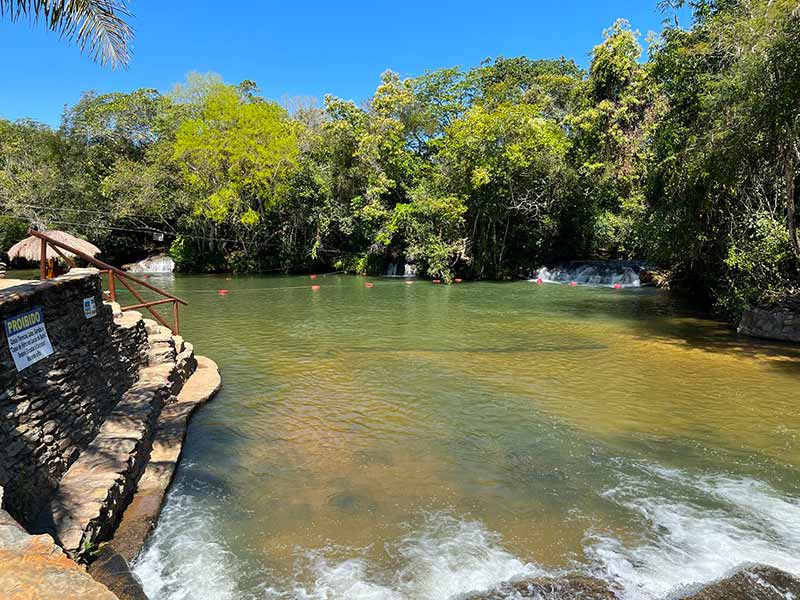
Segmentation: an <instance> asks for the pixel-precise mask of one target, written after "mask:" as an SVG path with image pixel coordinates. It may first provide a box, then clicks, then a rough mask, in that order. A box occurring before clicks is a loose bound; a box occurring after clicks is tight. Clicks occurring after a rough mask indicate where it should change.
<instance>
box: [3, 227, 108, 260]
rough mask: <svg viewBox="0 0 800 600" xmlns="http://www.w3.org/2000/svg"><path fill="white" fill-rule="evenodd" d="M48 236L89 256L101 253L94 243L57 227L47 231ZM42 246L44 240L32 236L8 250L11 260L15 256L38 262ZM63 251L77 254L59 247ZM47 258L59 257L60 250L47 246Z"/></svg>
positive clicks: (71, 254)
mask: <svg viewBox="0 0 800 600" xmlns="http://www.w3.org/2000/svg"><path fill="white" fill-rule="evenodd" d="M45 233H47V235H48V236H50V237H51V238H53V239H54V240H56V241H57V242H63V243H64V244H67V245H68V246H72V247H73V248H75V249H76V250H80V251H81V252H83V253H85V254H88V255H89V256H97V255H98V254H100V248H98V247H97V246H95V245H94V244H90V243H89V242H87V241H86V240H82V239H81V238H77V237H75V236H74V235H70V234H69V233H65V232H63V231H57V230H55V229H51V230H49V231H47V232H45ZM41 248H42V240H40V239H39V238H37V237H34V236H30V237H27V238H25V239H24V240H22V241H21V242H17V243H16V244H14V245H13V246H11V249H10V250H9V251H8V258H10V259H11V260H13V259H15V258H24V259H25V260H29V261H32V262H38V261H39V260H41ZM59 250H61V252H63V253H64V254H65V255H66V256H69V257H73V256H75V255H74V254H73V253H72V252H68V251H67V250H64V249H63V248H59ZM47 258H48V259H50V258H59V255H58V252H56V251H55V250H53V248H51V247H50V246H47Z"/></svg>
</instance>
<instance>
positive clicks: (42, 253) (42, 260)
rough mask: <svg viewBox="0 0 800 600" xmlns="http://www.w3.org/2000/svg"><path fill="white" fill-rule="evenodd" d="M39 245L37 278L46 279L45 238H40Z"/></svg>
mask: <svg viewBox="0 0 800 600" xmlns="http://www.w3.org/2000/svg"><path fill="white" fill-rule="evenodd" d="M40 242H41V244H40V245H39V252H40V256H39V279H42V280H44V279H47V240H45V239H42V240H40Z"/></svg>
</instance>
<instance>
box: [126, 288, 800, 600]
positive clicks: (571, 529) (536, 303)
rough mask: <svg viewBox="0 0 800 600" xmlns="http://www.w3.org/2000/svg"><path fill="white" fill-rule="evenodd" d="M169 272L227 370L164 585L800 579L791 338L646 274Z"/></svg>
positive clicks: (665, 587) (148, 557)
mask: <svg viewBox="0 0 800 600" xmlns="http://www.w3.org/2000/svg"><path fill="white" fill-rule="evenodd" d="M151 281H153V282H154V283H156V284H157V285H160V286H163V287H165V288H167V289H170V290H172V291H174V293H176V294H178V295H180V296H183V297H185V298H186V299H187V300H188V301H189V302H190V306H189V307H188V308H187V309H184V310H183V311H182V326H181V333H182V334H183V335H184V337H186V339H188V340H189V341H191V342H192V343H193V344H194V346H195V349H196V351H197V352H198V353H199V354H204V355H207V356H210V357H211V358H213V359H214V360H216V361H217V362H218V363H219V365H220V367H221V371H222V376H223V385H224V387H223V389H222V391H221V392H220V393H219V395H218V396H217V397H216V399H214V400H213V401H212V402H211V403H209V404H208V405H207V406H206V407H204V408H203V409H202V410H201V411H200V412H199V413H198V414H197V415H196V416H195V418H194V420H193V421H192V424H191V427H190V431H189V435H188V438H187V442H186V445H185V447H184V455H183V462H182V464H181V467H180V469H179V472H178V475H177V478H176V481H175V484H174V486H173V488H172V490H171V492H170V494H169V497H168V501H167V504H166V507H165V510H164V513H163V514H162V518H161V522H160V524H159V527H158V528H157V530H156V532H155V534H154V536H153V538H152V539H151V541H150V543H149V545H148V547H147V549H146V550H145V552H144V553H143V555H142V556H141V557H140V559H139V560H138V561H137V563H136V565H135V569H136V573H137V574H138V575H139V577H140V578H141V579H142V580H143V582H144V585H145V589H146V591H147V592H148V594H149V595H150V597H151V598H154V599H168V600H177V599H189V598H214V599H216V598H220V599H226V598H237V599H238V598H245V599H255V598H259V599H260V598H265V599H271V598H292V599H294V598H298V599H302V598H313V599H331V600H332V599H339V598H341V599H351V598H352V599H356V600H359V599H375V600H378V599H381V600H382V599H392V600H395V599H397V600H401V599H402V600H406V599H408V600H418V599H419V600H422V599H432V600H433V599H436V600H438V599H447V598H458V597H459V595H461V594H465V593H467V592H469V591H471V590H481V589H487V588H490V587H491V586H493V585H495V584H497V583H499V582H500V581H503V580H506V579H511V578H514V577H521V576H527V575H541V574H551V575H555V574H559V573H564V572H575V571H577V572H581V573H586V574H592V575H595V576H599V577H603V578H605V579H608V580H609V581H610V582H612V584H613V585H614V586H615V588H616V589H617V590H618V591H619V592H620V594H621V595H622V596H623V597H624V598H630V599H638V598H642V599H650V598H653V599H654V598H663V597H664V596H666V595H667V594H669V593H671V592H673V591H674V590H675V589H676V587H678V586H680V585H682V584H688V583H692V582H705V581H709V580H712V579H714V578H717V577H720V576H722V575H724V574H725V573H726V572H728V571H729V570H730V569H732V568H734V567H735V566H736V565H738V564H740V563H742V562H746V561H754V562H766V563H769V564H773V565H775V566H778V567H781V568H783V569H786V570H789V571H792V572H794V573H798V574H800V442H799V441H798V429H799V428H800V402H798V382H800V360H798V359H800V355H799V354H800V353H799V352H798V350H797V349H795V348H794V347H792V346H788V345H782V344H778V343H769V342H758V341H755V340H751V339H746V338H741V337H738V336H736V335H735V334H734V333H732V332H731V330H730V329H729V328H728V327H727V326H726V325H724V324H722V323H718V322H715V321H711V320H707V319H703V318H701V317H699V316H697V315H694V314H692V313H691V311H688V310H686V309H684V308H682V307H681V306H680V305H679V304H678V303H677V302H676V301H674V300H673V299H672V298H671V297H670V296H669V295H668V294H666V293H664V292H659V291H655V290H647V289H624V290H612V289H608V288H591V287H578V288H570V287H568V286H561V285H536V284H533V283H530V282H518V283H505V284H501V283H464V284H460V285H453V286H437V285H431V284H430V283H429V282H423V281H418V282H415V283H413V284H406V282H404V281H402V280H384V279H378V280H375V286H374V287H373V288H367V287H365V285H364V283H365V280H364V279H363V278H360V277H353V276H329V277H320V278H319V279H318V280H317V281H316V282H312V281H310V280H309V279H308V277H252V278H245V277H236V278H226V277H224V276H174V277H173V276H161V277H157V276H153V277H152V279H151ZM312 283H316V284H318V285H319V286H320V289H319V290H318V291H313V290H312V289H311V284H312ZM220 288H225V289H228V290H229V293H228V294H227V295H219V294H218V293H217V290H218V289H220Z"/></svg>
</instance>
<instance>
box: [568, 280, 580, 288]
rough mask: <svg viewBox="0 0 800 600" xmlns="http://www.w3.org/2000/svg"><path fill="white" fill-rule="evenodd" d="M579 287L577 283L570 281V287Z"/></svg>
mask: <svg viewBox="0 0 800 600" xmlns="http://www.w3.org/2000/svg"><path fill="white" fill-rule="evenodd" d="M577 285H578V284H577V283H575V282H574V281H570V282H569V287H575V286H577Z"/></svg>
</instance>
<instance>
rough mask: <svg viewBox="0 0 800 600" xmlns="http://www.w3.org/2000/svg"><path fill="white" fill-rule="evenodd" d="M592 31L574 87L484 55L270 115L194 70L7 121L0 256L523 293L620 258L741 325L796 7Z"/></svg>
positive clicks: (786, 169)
mask: <svg viewBox="0 0 800 600" xmlns="http://www.w3.org/2000/svg"><path fill="white" fill-rule="evenodd" d="M669 4H670V3H665V6H664V7H663V8H664V11H665V12H664V14H665V18H666V21H665V23H667V24H666V25H665V28H664V30H663V31H662V32H661V33H660V34H658V35H650V36H649V37H648V38H647V39H642V36H641V35H640V33H639V32H637V31H635V30H634V29H633V28H632V27H631V26H630V25H629V24H628V23H627V22H625V21H618V22H616V23H614V24H613V25H612V26H611V27H610V28H609V29H608V30H606V31H605V32H603V36H602V40H600V41H599V44H598V45H597V46H596V47H595V48H594V49H593V50H592V52H591V57H590V62H589V65H588V69H583V68H581V67H580V66H579V65H578V64H577V63H576V62H574V61H573V60H570V59H565V58H561V59H557V60H536V59H530V58H526V57H515V58H505V57H498V58H495V59H491V60H487V61H485V62H484V63H482V64H480V65H478V66H476V67H473V68H470V69H462V68H458V67H454V68H449V69H440V70H436V71H431V72H427V73H425V74H423V75H420V76H418V77H411V78H404V77H401V76H400V75H398V74H397V73H394V72H392V71H386V72H384V73H383V74H382V75H381V79H380V84H379V85H378V87H377V89H376V91H375V94H374V95H373V96H372V98H370V99H369V100H368V101H367V102H365V103H364V104H363V105H358V104H355V103H354V102H351V101H347V100H343V99H340V98H335V97H331V96H328V97H326V98H325V99H324V102H322V103H321V104H320V105H318V104H317V103H315V102H314V101H313V100H292V101H289V102H286V103H284V104H283V105H281V104H278V103H276V102H273V101H271V100H268V99H266V98H264V97H263V96H262V95H260V92H259V89H258V88H257V86H256V84H255V83H253V82H251V81H244V82H242V83H240V84H238V85H229V84H226V83H224V82H223V81H222V80H221V79H220V78H219V77H217V76H215V75H213V74H209V75H199V74H190V75H189V76H188V77H187V80H186V82H185V83H182V84H180V85H177V86H176V87H175V88H174V89H173V90H172V91H171V92H169V93H165V94H164V93H160V92H158V91H156V90H151V89H141V90H137V91H134V92H131V93H108V94H98V93H94V92H88V93H86V94H85V95H84V97H83V98H82V99H81V100H80V101H79V102H78V103H77V104H76V105H74V106H72V107H70V108H68V109H67V110H65V112H64V115H63V119H62V123H61V126H60V127H59V128H58V129H51V128H50V127H47V126H44V125H41V124H38V123H34V122H30V121H17V122H9V121H0V207H1V208H2V211H1V212H0V241H3V246H4V247H7V246H8V245H10V242H13V241H14V240H15V239H17V238H19V237H21V236H22V235H23V234H24V232H25V230H26V228H27V226H28V225H29V224H32V225H35V226H42V227H53V228H60V229H67V230H71V231H73V232H75V233H78V234H82V235H85V236H88V237H89V238H91V239H92V241H94V242H96V243H98V244H99V245H101V247H102V248H103V249H104V251H105V253H106V255H107V256H109V257H110V258H112V259H113V260H115V261H116V262H119V263H121V262H125V261H128V260H131V259H138V258H142V257H143V255H145V254H147V253H148V252H154V251H158V250H164V251H168V252H170V253H171V254H172V256H173V258H174V259H175V261H176V263H177V265H178V267H179V268H180V269H183V270H187V271H218V270H231V271H236V272H269V271H286V272H291V271H299V270H306V269H322V268H330V269H347V270H354V271H363V272H371V271H381V270H382V269H384V268H385V265H386V264H387V263H390V262H395V261H397V260H407V261H411V262H414V263H416V265H417V267H418V271H419V273H420V274H426V275H430V276H434V277H441V278H444V279H450V278H452V277H454V276H456V275H458V276H463V277H471V278H508V277H516V276H519V275H526V274H529V273H530V272H531V269H533V268H534V267H536V266H538V265H540V264H542V263H544V262H554V261H558V260H565V259H576V258H588V257H596V256H614V257H624V258H635V259H642V260H647V261H650V262H653V263H656V264H659V265H661V266H664V267H666V268H668V269H669V270H670V271H671V276H672V281H673V285H675V286H676V287H685V286H691V287H692V288H693V290H694V293H695V294H698V293H699V292H702V293H703V294H704V295H705V296H706V297H707V299H708V300H709V301H710V302H711V303H713V304H714V306H715V307H716V308H717V310H718V311H719V312H720V313H722V314H725V315H727V316H735V315H736V314H737V313H738V312H739V311H740V310H741V309H742V308H743V307H744V306H747V305H749V304H752V303H755V302H757V301H760V300H763V299H764V298H765V296H775V295H780V294H782V293H784V292H785V291H786V290H789V289H791V288H793V286H794V285H795V284H796V282H797V279H798V265H800V262H798V260H799V258H798V257H800V245H798V241H797V232H796V226H795V203H796V199H797V185H796V184H797V177H798V173H799V172H800V11H799V10H798V8H797V4H796V2H792V1H788V0H771V1H767V0H748V1H744V0H692V2H690V3H689V4H690V6H689V7H690V8H691V11H692V18H693V20H692V24H691V27H690V28H688V29H683V28H681V27H679V26H678V25H677V21H675V22H674V23H673V22H671V21H670V19H671V15H672V10H673V9H678V8H681V7H682V5H683V2H678V3H672V4H673V5H672V6H670V5H669Z"/></svg>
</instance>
